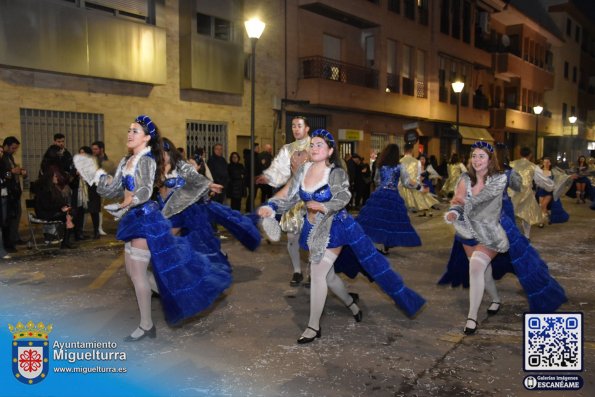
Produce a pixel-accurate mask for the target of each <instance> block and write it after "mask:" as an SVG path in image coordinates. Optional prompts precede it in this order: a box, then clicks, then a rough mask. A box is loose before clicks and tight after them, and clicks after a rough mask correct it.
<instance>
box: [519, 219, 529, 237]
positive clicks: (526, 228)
mask: <svg viewBox="0 0 595 397" xmlns="http://www.w3.org/2000/svg"><path fill="white" fill-rule="evenodd" d="M521 225H522V226H523V235H525V237H526V238H527V239H530V238H531V224H530V223H529V222H527V221H522V222H521Z"/></svg>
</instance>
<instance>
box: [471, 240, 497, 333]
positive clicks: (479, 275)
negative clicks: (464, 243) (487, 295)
mask: <svg viewBox="0 0 595 397" xmlns="http://www.w3.org/2000/svg"><path fill="white" fill-rule="evenodd" d="M491 261H492V260H491V259H490V257H489V256H488V255H487V254H484V253H483V252H481V251H474V252H473V254H472V255H471V258H470V259H469V314H468V315H467V318H472V319H474V320H477V311H478V310H479V305H480V304H481V299H482V298H483V291H484V289H485V273H486V269H487V267H488V265H489V264H490V262H491ZM492 281H493V279H492ZM467 323H468V325H467V326H469V327H470V328H475V325H474V324H473V323H472V322H470V321H468V322H467Z"/></svg>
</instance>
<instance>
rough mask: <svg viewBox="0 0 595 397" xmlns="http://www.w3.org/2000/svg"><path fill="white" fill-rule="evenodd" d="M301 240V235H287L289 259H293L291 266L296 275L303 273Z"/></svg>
mask: <svg viewBox="0 0 595 397" xmlns="http://www.w3.org/2000/svg"><path fill="white" fill-rule="evenodd" d="M299 239H300V236H299V234H294V233H287V252H288V253H289V259H291V266H293V272H294V273H301V272H302V265H301V262H300V243H299Z"/></svg>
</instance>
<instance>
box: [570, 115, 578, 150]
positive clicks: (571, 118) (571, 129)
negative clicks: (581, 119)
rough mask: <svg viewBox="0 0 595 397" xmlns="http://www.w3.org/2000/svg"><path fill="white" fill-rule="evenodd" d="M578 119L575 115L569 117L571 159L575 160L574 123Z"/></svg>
mask: <svg viewBox="0 0 595 397" xmlns="http://www.w3.org/2000/svg"><path fill="white" fill-rule="evenodd" d="M576 120H577V117H576V116H575V115H572V116H570V117H568V121H569V122H570V158H571V159H572V158H574V157H573V155H574V153H573V152H574V138H573V135H574V134H573V132H574V131H573V130H574V123H576Z"/></svg>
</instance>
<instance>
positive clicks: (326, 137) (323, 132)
mask: <svg viewBox="0 0 595 397" xmlns="http://www.w3.org/2000/svg"><path fill="white" fill-rule="evenodd" d="M315 137H320V138H323V139H324V140H326V141H327V142H328V144H329V147H335V138H333V134H331V133H330V132H328V131H327V130H324V129H318V130H315V131H314V132H313V133H312V138H315Z"/></svg>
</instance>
